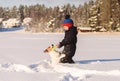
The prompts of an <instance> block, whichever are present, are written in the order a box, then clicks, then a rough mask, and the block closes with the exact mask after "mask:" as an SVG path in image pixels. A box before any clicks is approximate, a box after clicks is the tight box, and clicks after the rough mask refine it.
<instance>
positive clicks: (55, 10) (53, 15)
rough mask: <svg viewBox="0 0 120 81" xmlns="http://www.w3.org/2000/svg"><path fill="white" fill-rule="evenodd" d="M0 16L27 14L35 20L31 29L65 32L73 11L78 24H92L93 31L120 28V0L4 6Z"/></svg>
mask: <svg viewBox="0 0 120 81" xmlns="http://www.w3.org/2000/svg"><path fill="white" fill-rule="evenodd" d="M0 12H1V13H0V18H4V19H5V20H6V19H9V18H19V19H20V20H21V22H23V19H24V18H26V17H30V18H32V19H33V21H32V24H31V30H32V31H35V32H41V31H42V32H45V31H51V32H54V31H62V28H61V24H62V22H63V19H64V15H66V14H70V15H71V18H72V19H73V20H74V24H75V26H77V27H91V28H93V29H94V30H93V31H100V29H101V28H104V29H105V30H106V31H120V0H96V1H93V0H90V1H89V2H88V3H84V5H81V4H80V5H79V6H77V7H76V6H75V5H71V4H66V5H64V6H55V7H46V6H45V5H44V4H43V5H41V4H36V5H29V6H28V5H20V6H19V7H17V6H13V7H10V8H8V7H0Z"/></svg>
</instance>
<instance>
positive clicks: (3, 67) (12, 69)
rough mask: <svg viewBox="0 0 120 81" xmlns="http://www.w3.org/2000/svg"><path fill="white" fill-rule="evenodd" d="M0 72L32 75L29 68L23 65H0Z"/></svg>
mask: <svg viewBox="0 0 120 81" xmlns="http://www.w3.org/2000/svg"><path fill="white" fill-rule="evenodd" d="M0 71H5V72H26V73H34V71H32V70H31V68H29V67H27V66H25V65H22V64H12V63H6V64H0Z"/></svg>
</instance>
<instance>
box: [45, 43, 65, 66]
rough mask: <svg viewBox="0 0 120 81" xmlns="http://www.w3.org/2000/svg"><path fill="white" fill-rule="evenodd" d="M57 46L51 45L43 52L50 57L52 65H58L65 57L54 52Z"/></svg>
mask: <svg viewBox="0 0 120 81" xmlns="http://www.w3.org/2000/svg"><path fill="white" fill-rule="evenodd" d="M56 48H57V46H55V45H53V44H52V45H51V46H49V47H48V48H47V49H45V50H44V52H45V53H48V54H49V55H50V57H51V63H52V64H53V65H55V64H58V63H60V59H61V58H62V57H65V54H61V53H60V52H58V51H56V50H55V49H56Z"/></svg>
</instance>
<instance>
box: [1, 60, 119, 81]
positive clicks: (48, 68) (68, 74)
mask: <svg viewBox="0 0 120 81" xmlns="http://www.w3.org/2000/svg"><path fill="white" fill-rule="evenodd" d="M76 65H78V64H59V65H54V66H53V65H51V64H50V62H49V61H41V62H38V63H34V64H31V65H29V66H26V65H22V64H13V63H6V64H0V71H5V72H25V73H41V72H43V73H59V74H60V73H61V74H64V75H62V76H61V77H60V79H61V81H81V80H84V79H86V78H89V77H91V76H92V75H99V76H116V77H119V76H120V71H119V70H110V71H98V70H88V69H81V68H78V67H76Z"/></svg>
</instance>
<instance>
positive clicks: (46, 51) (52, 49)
mask: <svg viewBox="0 0 120 81" xmlns="http://www.w3.org/2000/svg"><path fill="white" fill-rule="evenodd" d="M55 49H56V46H55V45H53V44H52V45H51V46H49V47H47V48H46V49H45V50H44V52H45V53H49V52H51V51H54V50H55Z"/></svg>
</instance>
